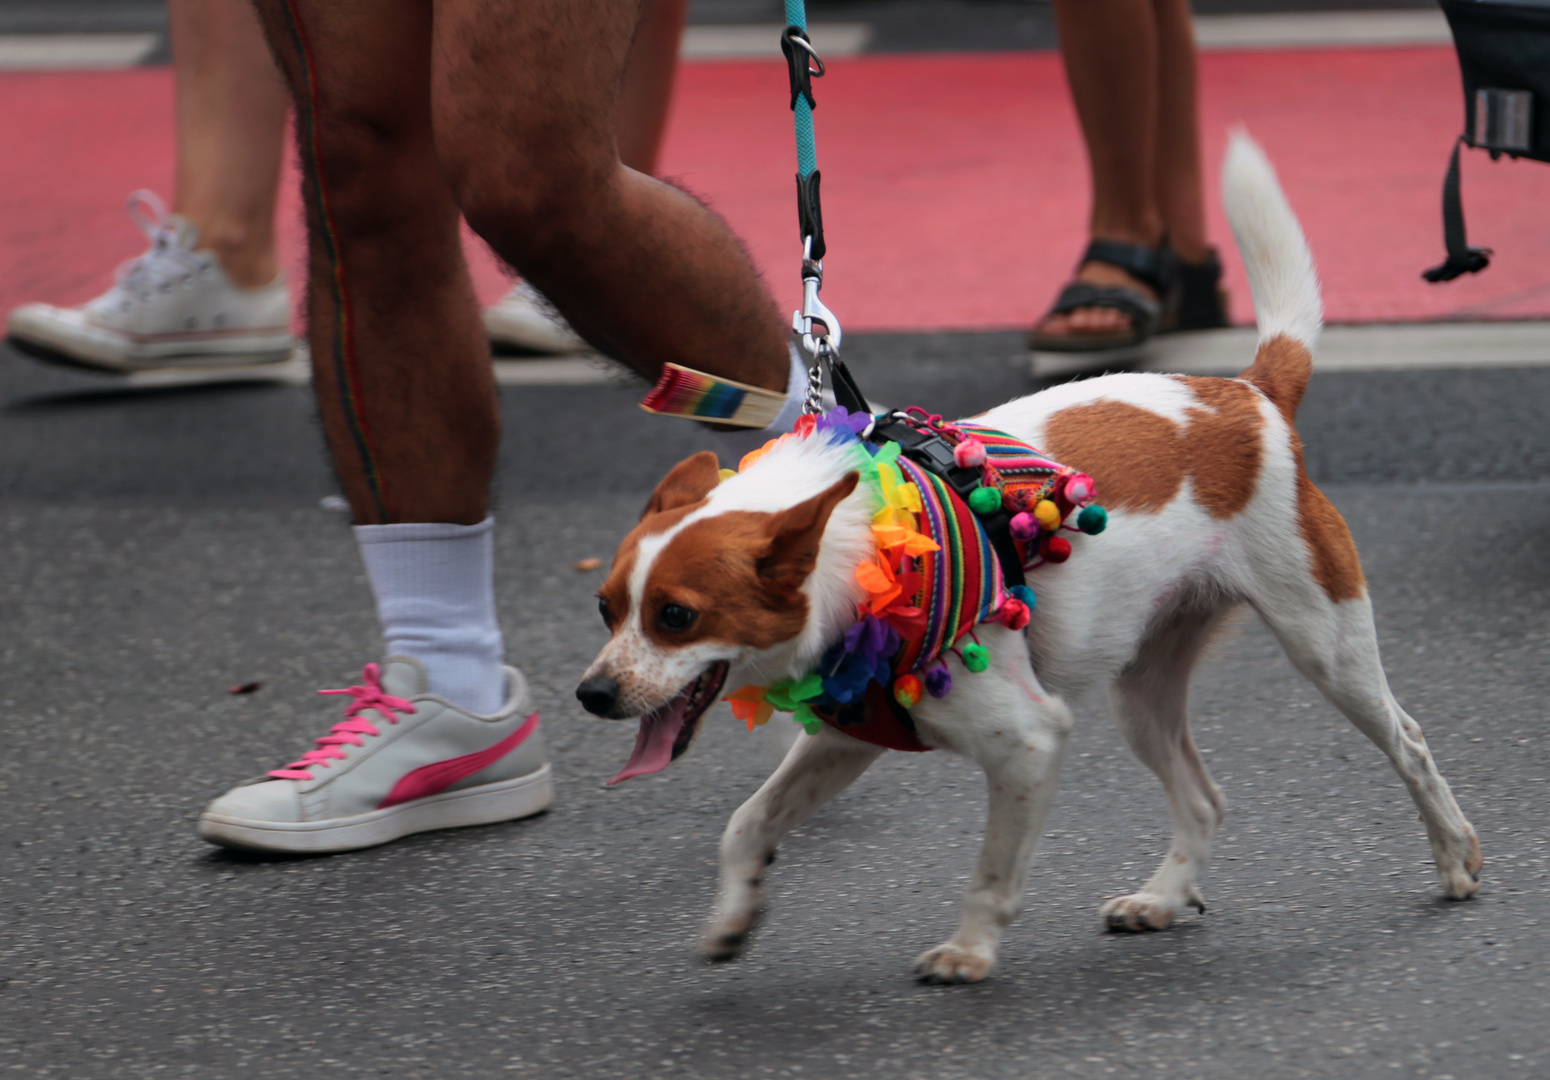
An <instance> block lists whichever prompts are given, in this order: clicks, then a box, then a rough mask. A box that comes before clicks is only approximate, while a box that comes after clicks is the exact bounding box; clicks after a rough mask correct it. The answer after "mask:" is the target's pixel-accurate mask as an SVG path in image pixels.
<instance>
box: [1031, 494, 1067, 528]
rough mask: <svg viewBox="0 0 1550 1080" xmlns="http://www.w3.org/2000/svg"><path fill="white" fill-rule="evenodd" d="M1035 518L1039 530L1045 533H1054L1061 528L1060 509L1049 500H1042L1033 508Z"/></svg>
mask: <svg viewBox="0 0 1550 1080" xmlns="http://www.w3.org/2000/svg"><path fill="white" fill-rule="evenodd" d="M1033 516H1034V517H1035V518H1036V519H1037V520H1038V522H1039V528H1041V529H1043V530H1044V531H1045V532H1054V531H1055V530H1056V529H1058V528H1060V520H1061V518H1060V507H1058V506H1056V505H1055V504H1054V503H1052V502H1050V501H1049V500H1048V499H1040V500H1039V504H1038V505H1037V506H1035V507H1034V508H1033Z"/></svg>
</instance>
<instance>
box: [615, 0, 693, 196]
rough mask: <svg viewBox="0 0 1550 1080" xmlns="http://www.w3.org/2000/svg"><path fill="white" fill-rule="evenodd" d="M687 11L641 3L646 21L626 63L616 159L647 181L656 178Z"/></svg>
mask: <svg viewBox="0 0 1550 1080" xmlns="http://www.w3.org/2000/svg"><path fill="white" fill-rule="evenodd" d="M688 12H689V0H645V12H644V18H642V19H641V22H640V25H639V26H638V27H636V29H635V40H634V42H633V43H632V44H631V45H630V54H629V57H628V58H627V59H626V60H625V64H624V85H623V87H622V88H621V90H620V94H619V160H620V161H622V162H624V164H625V165H627V166H629V167H630V168H632V169H634V170H635V171H636V172H641V173H645V174H646V175H647V176H655V175H656V174H657V161H658V158H659V156H660V155H661V152H662V135H663V133H664V132H665V131H666V130H667V113H668V106H670V105H671V104H672V101H673V77H674V76H675V75H676V74H677V72H678V45H679V42H680V41H681V40H682V38H683V32H684V17H685V16H686V15H687V14H688Z"/></svg>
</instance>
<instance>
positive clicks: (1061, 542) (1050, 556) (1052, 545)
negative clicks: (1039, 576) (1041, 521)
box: [1039, 536, 1071, 562]
mask: <svg viewBox="0 0 1550 1080" xmlns="http://www.w3.org/2000/svg"><path fill="white" fill-rule="evenodd" d="M1039 554H1041V555H1043V556H1044V558H1045V560H1046V561H1048V562H1065V561H1066V560H1067V559H1069V558H1070V557H1071V541H1069V540H1067V539H1066V538H1065V537H1063V536H1046V537H1045V538H1044V542H1043V543H1042V544H1040V545H1039Z"/></svg>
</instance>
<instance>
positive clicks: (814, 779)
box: [700, 727, 882, 960]
mask: <svg viewBox="0 0 1550 1080" xmlns="http://www.w3.org/2000/svg"><path fill="white" fill-rule="evenodd" d="M881 754H882V749H881V748H880V747H876V746H871V745H868V744H867V743H863V742H857V741H856V740H855V739H852V738H850V736H848V735H841V734H839V733H838V732H836V731H834V730H833V729H831V728H828V727H825V728H824V729H823V730H822V731H820V732H819V733H818V734H817V735H814V736H811V737H806V738H800V739H798V740H797V743H796V745H795V746H793V747H792V748H791V752H790V753H788V754H787V755H786V759H785V760H784V761H782V762H781V764H780V767H779V768H778V769H776V770H775V772H774V773H772V774H771V775H770V778H769V779H768V780H766V781H765V782H764V785H763V786H762V787H760V788H759V790H758V791H756V792H754V794H753V796H752V797H751V798H749V800H748V801H747V802H745V803H744V804H743V805H742V806H740V807H738V808H737V812H736V813H735V814H733V815H732V820H731V821H729V822H727V829H726V832H725V833H723V834H722V837H721V891H720V898H719V900H718V901H717V904H716V917H715V919H714V920H713V921H712V922H711V924H710V926H708V927H707V928H706V930H705V935H704V937H703V938H702V939H701V945H700V950H701V952H702V954H703V955H704V956H705V958H706V959H707V960H732V959H735V958H736V957H737V956H739V955H740V954H741V953H742V951H743V948H744V946H746V945H747V943H748V935H749V934H750V933H751V932H752V931H753V928H754V925H755V924H756V923H757V922H758V919H759V910H760V906H761V905H762V904H763V902H764V868H765V867H766V866H768V865H769V864H770V863H772V862H774V861H775V848H776V846H777V845H779V843H780V841H781V838H782V837H784V836H785V835H786V834H787V833H789V832H790V831H791V830H792V829H794V828H796V827H797V826H798V825H800V824H801V823H802V822H804V821H806V820H807V819H808V817H810V816H811V815H812V813H813V812H814V811H815V810H817V809H818V808H819V807H820V806H822V805H823V804H824V803H826V802H828V801H829V800H830V799H832V798H834V796H836V795H838V794H839V793H840V792H841V791H844V790H845V789H846V788H847V787H849V786H850V784H851V783H852V782H853V781H854V780H855V779H856V777H858V776H860V775H861V774H862V773H864V772H866V770H867V767H868V766H869V765H871V764H872V762H874V761H876V760H877V759H878V757H879V756H881Z"/></svg>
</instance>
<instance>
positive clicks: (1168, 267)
mask: <svg viewBox="0 0 1550 1080" xmlns="http://www.w3.org/2000/svg"><path fill="white" fill-rule="evenodd" d="M1090 262H1100V263H1106V264H1108V265H1109V266H1116V267H1118V268H1119V269H1121V270H1123V271H1125V273H1127V274H1129V275H1130V276H1131V277H1133V278H1135V279H1136V280H1137V281H1139V282H1142V283H1143V284H1146V285H1150V286H1151V287H1152V289H1153V290H1155V291H1156V293H1157V296H1158V297H1160V298H1162V299H1164V300H1165V299H1167V298H1168V297H1169V295H1170V294H1171V293H1172V292H1173V291H1174V290H1173V288H1172V285H1173V282H1174V266H1175V265H1176V261H1175V259H1174V258H1173V255H1172V253H1171V252H1169V251H1168V250H1167V249H1166V248H1163V249H1161V250H1159V249H1157V248H1149V247H1147V246H1146V245H1145V244H1129V243H1124V242H1122V241H1119V240H1094V241H1093V242H1092V243H1090V244H1088V245H1087V250H1086V252H1084V253H1083V255H1082V259H1081V262H1080V263H1078V264H1077V265H1078V266H1079V267H1080V266H1081V265H1082V264H1085V263H1090ZM1217 275H1218V276H1220V275H1221V267H1220V266H1218V267H1217ZM1077 308H1112V309H1114V310H1115V311H1120V312H1123V313H1124V314H1126V315H1128V316H1130V326H1129V327H1128V328H1126V329H1124V330H1109V331H1100V332H1092V331H1087V330H1081V331H1077V332H1075V333H1066V334H1045V333H1041V332H1040V331H1039V329H1038V328H1037V327H1035V328H1034V329H1033V330H1031V331H1029V333H1028V344H1029V346H1030V347H1032V348H1034V349H1036V350H1038V351H1039V352H1065V353H1078V352H1103V351H1107V350H1109V349H1125V348H1132V347H1134V346H1136V345H1140V344H1141V343H1142V342H1144V341H1146V340H1147V339H1148V338H1150V337H1151V336H1152V335H1153V334H1155V333H1156V332H1157V330H1158V328H1159V326H1160V325H1161V323H1162V314H1163V304H1162V300H1154V299H1153V298H1151V297H1149V296H1147V295H1146V294H1144V293H1142V292H1139V291H1138V290H1136V289H1133V288H1130V287H1129V286H1125V285H1094V284H1092V283H1091V282H1088V281H1073V282H1071V283H1070V284H1069V285H1067V286H1066V287H1065V288H1064V289H1062V290H1061V291H1060V296H1059V297H1058V298H1056V300H1055V304H1054V306H1053V307H1051V308H1050V309H1049V311H1047V312H1045V314H1044V318H1043V319H1040V320H1039V323H1040V324H1041V325H1042V324H1043V323H1044V321H1045V319H1048V318H1049V317H1050V316H1051V315H1064V314H1066V313H1067V312H1069V311H1075V310H1076V309H1077Z"/></svg>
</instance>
